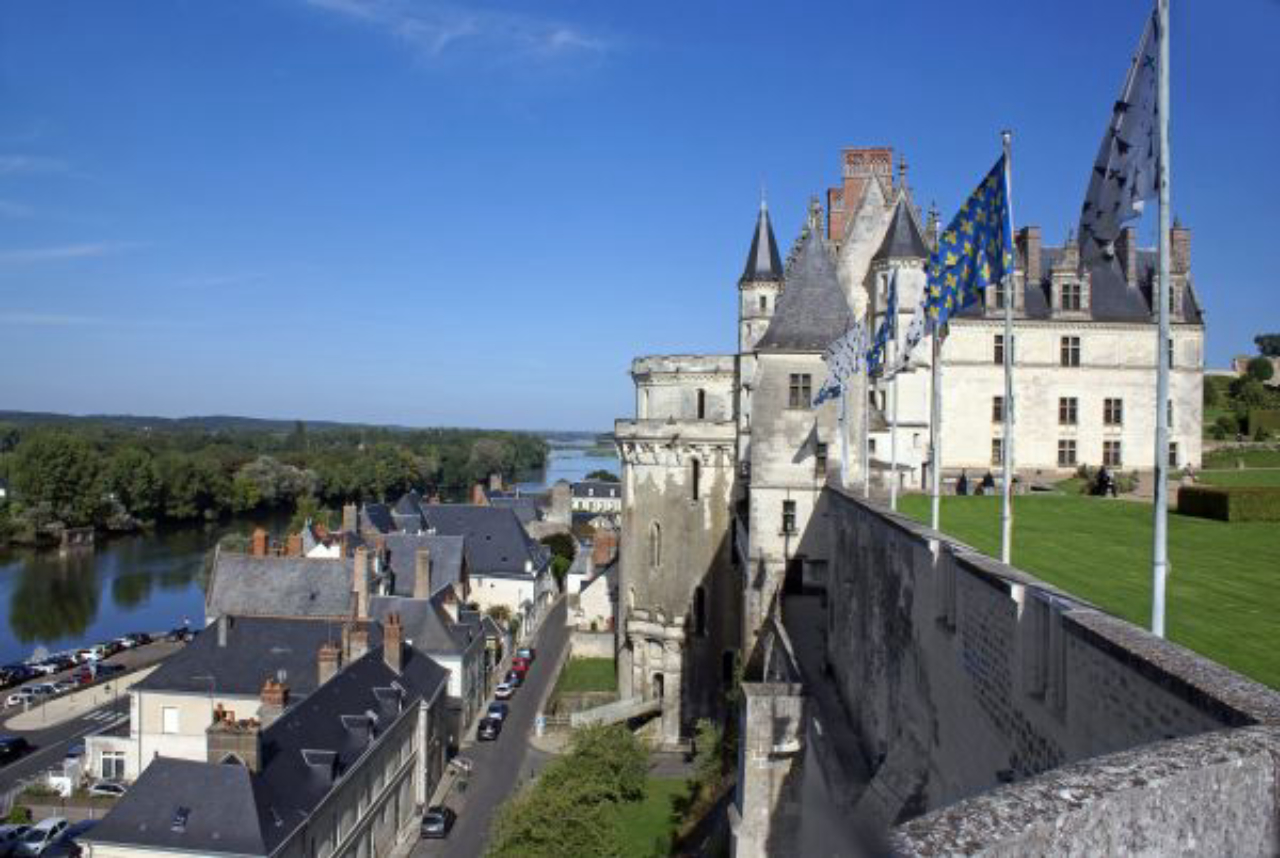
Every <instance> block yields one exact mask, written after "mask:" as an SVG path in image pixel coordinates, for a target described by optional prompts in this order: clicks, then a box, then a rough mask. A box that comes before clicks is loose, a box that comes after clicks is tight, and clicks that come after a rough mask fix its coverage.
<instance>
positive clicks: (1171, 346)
mask: <svg viewBox="0 0 1280 858" xmlns="http://www.w3.org/2000/svg"><path fill="white" fill-rule="evenodd" d="M1169 369H1173V337H1170V338H1169Z"/></svg>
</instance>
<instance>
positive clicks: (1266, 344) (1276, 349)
mask: <svg viewBox="0 0 1280 858" xmlns="http://www.w3.org/2000/svg"><path fill="white" fill-rule="evenodd" d="M1253 343H1254V345H1256V346H1257V347H1258V352H1259V353H1261V354H1264V355H1266V356H1267V357H1280V334H1258V336H1256V337H1254V338H1253Z"/></svg>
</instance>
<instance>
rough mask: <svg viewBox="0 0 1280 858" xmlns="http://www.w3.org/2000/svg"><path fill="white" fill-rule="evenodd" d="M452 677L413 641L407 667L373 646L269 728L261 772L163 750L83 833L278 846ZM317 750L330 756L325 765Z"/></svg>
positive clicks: (148, 843)
mask: <svg viewBox="0 0 1280 858" xmlns="http://www.w3.org/2000/svg"><path fill="white" fill-rule="evenodd" d="M447 681H448V671H446V670H445V669H444V668H442V667H441V666H440V665H438V664H437V663H436V662H434V661H432V660H431V659H430V658H429V657H428V656H426V655H423V654H422V653H420V652H416V651H415V650H414V649H413V648H412V647H407V646H406V647H405V648H404V653H403V666H402V670H401V672H400V673H399V674H397V673H395V672H394V671H393V670H391V668H389V667H388V666H387V665H386V662H385V661H384V659H383V654H382V649H381V647H378V648H375V649H372V650H371V651H370V652H369V653H367V654H366V655H365V656H364V657H363V658H361V659H359V660H357V661H355V662H353V663H352V664H350V665H348V666H347V667H346V668H344V669H343V670H342V671H340V672H339V673H338V674H337V676H335V677H334V678H333V679H331V680H329V681H328V682H326V683H325V684H324V685H323V686H321V687H320V688H319V689H317V690H316V691H315V692H314V693H313V694H311V695H310V696H308V697H305V698H302V699H301V700H298V701H297V702H294V703H292V704H291V705H290V707H289V708H288V709H287V710H285V712H284V714H283V715H281V716H280V718H278V719H277V720H276V721H275V722H274V723H272V724H271V726H270V727H268V728H267V729H266V730H264V731H263V734H262V769H261V771H259V772H258V773H256V774H254V773H250V772H249V771H248V770H247V769H245V768H243V767H241V766H238V765H232V764H213V763H198V762H192V761H186V760H170V759H165V758H158V759H156V760H154V761H152V763H151V764H150V765H149V766H147V768H146V770H145V771H143V773H142V776H141V777H139V778H138V780H137V782H135V783H134V785H133V786H132V788H130V790H129V791H128V793H126V794H125V796H124V798H122V799H121V800H120V802H119V803H118V804H117V805H116V806H115V807H114V808H113V809H112V811H111V812H110V813H109V814H107V816H106V818H105V819H103V821H102V822H101V823H100V824H99V825H98V826H97V827H96V828H95V829H94V830H93V831H92V833H91V834H88V835H86V836H85V837H84V838H83V840H84V841H85V842H88V843H116V844H121V845H129V846H137V847H143V848H150V849H169V850H173V851H182V852H187V853H190V854H198V855H227V854H236V855H266V854H269V853H270V852H271V851H273V850H275V849H276V848H278V847H279V846H280V845H281V844H283V843H284V842H285V840H287V839H288V838H289V837H290V836H291V835H292V834H293V833H294V832H295V831H296V830H297V828H298V826H299V825H301V824H302V823H304V822H305V821H306V819H307V817H308V816H309V815H310V814H311V813H312V812H313V811H314V810H315V809H316V807H317V806H318V805H319V804H320V802H321V801H322V800H323V799H324V798H325V797H326V796H327V795H328V794H329V792H330V790H331V789H332V788H333V787H334V786H335V785H336V784H337V783H339V782H340V781H341V779H342V777H343V775H344V774H345V773H346V772H348V771H350V770H351V768H352V767H353V766H354V765H355V764H356V763H358V762H359V761H360V758H361V757H362V756H363V755H364V754H365V752H366V751H367V750H369V749H370V748H371V747H373V746H374V745H375V744H376V741H377V740H378V739H379V738H380V737H381V736H383V735H384V734H385V731H386V729H387V728H388V727H390V726H391V725H392V724H394V723H395V722H396V721H397V720H398V719H399V718H400V717H402V716H405V713H407V712H411V711H414V710H415V709H416V706H417V704H418V702H419V701H421V700H431V699H433V698H434V697H435V696H436V694H438V693H439V692H440V691H441V690H442V688H443V687H444V686H445V684H446V682H447ZM393 683H395V685H398V686H399V687H400V689H402V690H403V691H402V692H396V691H395V686H394V685H393ZM366 713H372V714H373V715H374V716H375V717H374V718H373V719H368V718H366V717H365V716H366ZM343 716H354V717H350V718H347V719H344V718H343ZM405 717H414V716H413V715H407V716H405ZM304 751H309V752H316V751H319V752H322V753H321V754H319V755H317V754H314V753H313V754H310V755H304V753H303V752H304ZM309 756H310V760H309V759H308V757H309ZM318 756H319V757H324V758H329V759H331V761H332V762H331V765H328V766H322V765H316V764H315V763H316V762H317V760H316V758H317V757H318ZM179 806H183V807H188V808H190V809H191V813H190V817H189V819H188V821H187V825H186V830H185V831H183V832H175V831H173V830H172V821H173V817H174V813H175V811H176V810H177V808H178V807H179Z"/></svg>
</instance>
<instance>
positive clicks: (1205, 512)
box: [1178, 486, 1280, 521]
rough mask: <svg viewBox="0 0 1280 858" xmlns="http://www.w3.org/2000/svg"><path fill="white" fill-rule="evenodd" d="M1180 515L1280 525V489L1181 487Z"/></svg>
mask: <svg viewBox="0 0 1280 858" xmlns="http://www.w3.org/2000/svg"><path fill="white" fill-rule="evenodd" d="M1178 513H1179V514H1181V515H1191V516H1195V517H1196V518H1212V519H1217V520H1218V521H1280V488H1276V487H1275V486H1182V487H1181V488H1179V489H1178Z"/></svg>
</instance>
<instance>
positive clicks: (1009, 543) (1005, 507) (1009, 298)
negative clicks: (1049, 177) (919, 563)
mask: <svg viewBox="0 0 1280 858" xmlns="http://www.w3.org/2000/svg"><path fill="white" fill-rule="evenodd" d="M1000 136H1001V138H1002V140H1003V142H1004V184H1005V193H1006V194H1007V200H1006V202H1007V203H1008V206H1009V228H1010V229H1012V228H1013V169H1012V167H1011V164H1010V160H1011V158H1012V154H1013V132H1012V131H1004V132H1002V133H1001V135H1000ZM1002 288H1003V290H1004V440H1003V442H1002V445H1003V446H1002V449H1001V456H1000V459H1001V462H1002V464H1003V466H1004V473H1003V482H1004V485H1003V486H1001V493H1002V495H1003V497H1002V499H1001V503H1000V561H1001V562H1002V563H1006V564H1007V563H1010V562H1012V559H1013V301H1014V298H1013V288H1014V277H1013V271H1012V270H1008V271H1006V273H1005V276H1004V283H1003V284H1002Z"/></svg>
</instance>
